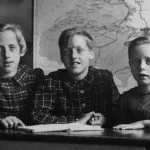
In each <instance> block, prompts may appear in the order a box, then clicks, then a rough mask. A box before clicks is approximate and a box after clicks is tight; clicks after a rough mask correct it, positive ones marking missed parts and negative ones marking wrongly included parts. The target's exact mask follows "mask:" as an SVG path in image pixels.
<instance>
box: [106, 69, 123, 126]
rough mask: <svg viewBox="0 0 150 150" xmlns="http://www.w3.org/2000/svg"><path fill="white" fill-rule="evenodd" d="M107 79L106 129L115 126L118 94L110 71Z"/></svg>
mask: <svg viewBox="0 0 150 150" xmlns="http://www.w3.org/2000/svg"><path fill="white" fill-rule="evenodd" d="M107 78H108V88H107V89H108V93H107V95H106V97H107V106H106V118H107V122H106V127H112V126H113V125H114V124H116V121H117V115H116V111H117V104H118V101H119V96H120V93H119V91H118V88H117V86H116V84H115V82H114V79H113V75H112V73H111V72H110V71H108V73H107Z"/></svg>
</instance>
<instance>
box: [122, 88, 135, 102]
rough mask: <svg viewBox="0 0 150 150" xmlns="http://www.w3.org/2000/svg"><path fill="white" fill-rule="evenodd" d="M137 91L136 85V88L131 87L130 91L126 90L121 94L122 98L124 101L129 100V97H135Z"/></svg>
mask: <svg viewBox="0 0 150 150" xmlns="http://www.w3.org/2000/svg"><path fill="white" fill-rule="evenodd" d="M135 92H136V87H134V88H131V89H130V90H128V91H125V92H123V93H122V94H121V95H120V99H121V100H122V101H123V100H125V101H127V100H128V99H130V98H131V97H133V96H134V95H135Z"/></svg>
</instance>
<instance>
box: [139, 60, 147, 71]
mask: <svg viewBox="0 0 150 150" xmlns="http://www.w3.org/2000/svg"><path fill="white" fill-rule="evenodd" d="M145 68H146V62H145V61H144V60H142V61H141V63H140V70H145Z"/></svg>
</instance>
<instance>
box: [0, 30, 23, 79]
mask: <svg viewBox="0 0 150 150" xmlns="http://www.w3.org/2000/svg"><path fill="white" fill-rule="evenodd" d="M20 56H23V54H21V53H20V47H19V44H18V41H17V39H16V35H15V33H14V32H13V31H11V30H7V31H3V32H0V76H1V77H4V78H6V77H12V76H14V75H15V74H16V72H17V68H18V64H19V61H20Z"/></svg>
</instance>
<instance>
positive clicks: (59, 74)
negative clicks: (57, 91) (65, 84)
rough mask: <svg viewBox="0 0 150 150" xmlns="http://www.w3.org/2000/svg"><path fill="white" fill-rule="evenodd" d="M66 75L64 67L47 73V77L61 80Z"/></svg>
mask: <svg viewBox="0 0 150 150" xmlns="http://www.w3.org/2000/svg"><path fill="white" fill-rule="evenodd" d="M66 76H67V71H66V69H59V70H56V71H53V72H51V73H49V74H48V75H47V77H48V78H51V79H53V80H61V79H63V78H64V77H66Z"/></svg>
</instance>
